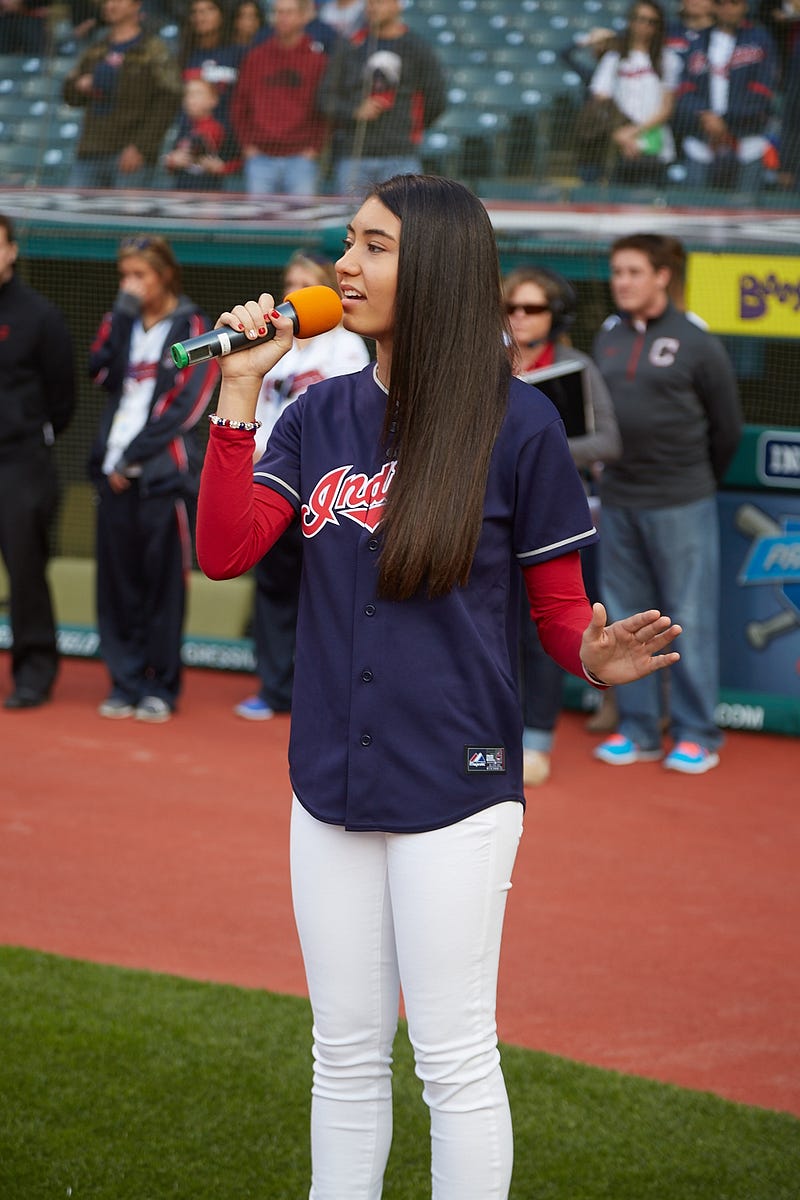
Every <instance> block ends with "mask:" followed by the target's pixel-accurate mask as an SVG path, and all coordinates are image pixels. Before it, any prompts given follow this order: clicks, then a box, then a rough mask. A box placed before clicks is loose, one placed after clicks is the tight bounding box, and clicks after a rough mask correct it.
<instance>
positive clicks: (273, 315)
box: [269, 308, 281, 321]
mask: <svg viewBox="0 0 800 1200" xmlns="http://www.w3.org/2000/svg"><path fill="white" fill-rule="evenodd" d="M269 315H270V316H271V317H272V319H273V321H274V320H275V319H276V317H280V315H281V314H280V313H279V312H278V310H277V308H273V310H272V312H271V313H270V314H269Z"/></svg>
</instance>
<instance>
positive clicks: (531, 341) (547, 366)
mask: <svg viewBox="0 0 800 1200" xmlns="http://www.w3.org/2000/svg"><path fill="white" fill-rule="evenodd" d="M503 296H504V297H505V305H506V312H507V314H508V321H509V324H510V326H511V332H512V334H513V336H514V350H515V361H514V373H515V374H516V375H518V376H519V378H520V379H525V380H531V381H534V382H535V381H536V380H537V379H538V380H539V381H540V384H541V386H542V387H544V388H545V389H546V390H547V393H548V395H550V397H551V398H552V399H553V400H554V401H555V402H556V405H557V407H559V409H560V410H561V411H562V414H565V413H567V411H568V408H569V406H571V405H574V404H575V402H576V399H577V400H579V401H580V405H581V409H580V412H577V413H575V414H574V416H573V414H571V413H570V415H569V416H567V418H566V421H567V444H568V446H569V450H570V453H571V455H572V458H573V461H574V463H575V465H576V467H577V468H578V470H579V471H580V473H581V476H582V478H583V480H584V485H585V486H586V489H587V491H590V490H591V488H592V484H593V482H594V480H595V479H596V478H597V476H598V474H599V472H600V470H601V469H602V464H603V463H604V462H610V461H613V460H614V459H616V458H619V456H620V453H621V452H622V441H621V439H620V435H619V428H618V427H617V418H616V417H615V415H614V406H613V404H612V402H611V397H610V395H609V393H608V388H607V387H606V385H605V383H604V382H603V377H602V375H601V374H600V372H599V371H598V369H597V367H596V366H595V364H594V362H593V361H592V359H591V358H589V356H588V354H583V353H581V351H580V350H576V349H575V348H574V347H573V345H572V343H571V341H570V337H569V329H570V327H571V325H572V323H573V321H574V319H575V304H576V297H575V292H574V289H573V288H572V285H571V284H570V283H568V281H567V280H566V279H564V278H563V277H562V276H561V275H558V274H557V273H556V272H555V271H549V270H547V269H545V268H543V267H536V266H531V267H518V268H517V269H516V270H514V271H511V272H510V273H509V274H508V275H506V277H505V279H504V280H503ZM567 364H574V370H573V371H572V372H570V374H568V375H561V376H560V375H558V374H557V373H556V372H557V371H558V370H559V369H560V368H562V367H564V366H566V365H567ZM548 374H549V375H550V379H549V380H548V382H545V381H544V380H543V378H542V376H545V375H548ZM573 419H574V420H577V422H578V423H577V424H576V425H575V426H574V427H573V425H572V420H573ZM593 512H594V513H595V519H596V515H597V514H596V509H594V508H593ZM593 557H594V550H593V549H592V548H587V549H586V550H585V551H583V552H582V555H581V558H582V562H583V569H584V578H585V581H586V585H587V591H588V594H589V596H590V597H591V598H592V599H594V598H595V597H596V596H597V588H596V587H595V585H594V572H593V569H592V564H593ZM587 568H588V569H587ZM563 684H564V673H563V671H562V669H561V667H560V666H559V665H558V663H557V662H555V661H554V660H553V659H552V658H551V657H550V655H549V654H547V653H545V651H544V649H543V647H542V643H541V641H540V639H539V635H538V634H537V632H536V625H535V624H534V622H533V621H532V620H531V619H530V616H529V614H528V613H527V611H523V613H522V621H521V627H520V692H521V695H522V715H523V721H524V731H523V735H522V745H523V756H522V775H523V782H524V783H525V784H528V785H535V784H539V783H544V782H545V780H546V779H547V778H548V777H549V775H550V754H551V751H552V747H553V739H554V732H555V727H556V722H557V720H558V714H559V712H560V710H561V693H562V690H563ZM609 695H610V692H605V693H604V695H603V701H604V702H605V700H606V697H607V696H609Z"/></svg>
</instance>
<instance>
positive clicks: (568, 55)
mask: <svg viewBox="0 0 800 1200" xmlns="http://www.w3.org/2000/svg"><path fill="white" fill-rule="evenodd" d="M616 47H617V34H616V32H615V31H614V30H613V29H606V28H604V27H603V26H597V27H596V28H594V29H590V30H588V31H587V32H586V33H579V34H576V35H575V37H574V38H573V39H572V40H571V41H570V42H569V44H568V45H567V46H564V47H563V48H562V49H561V50H560V51H559V57H560V58H561V59H562V60H563V62H565V63H566V64H567V66H568V67H569V68H570V69H571V70H572V71H574V72H575V74H576V75H577V76H578V77H579V78H580V80H581V82H582V83H583V97H582V100H581V104H580V109H579V112H578V119H577V121H576V123H575V125H574V127H573V129H572V131H571V134H572V142H573V144H574V146H575V151H576V155H575V158H576V161H575V167H576V170H577V172H578V174H579V175H580V177H581V180H582V181H583V182H584V183H595V182H596V181H597V180H598V179H600V178H601V176H602V175H603V173H604V170H605V166H606V162H607V160H608V133H609V129H608V128H607V127H606V126H605V125H604V124H603V123H601V127H599V128H598V127H597V124H596V122H595V120H594V119H593V113H594V111H595V108H596V105H595V102H594V101H593V99H592V95H591V91H590V85H591V82H592V76H593V75H594V73H595V71H596V70H597V64H598V63H599V62H600V60H601V59H602V57H603V55H604V54H608V53H609V51H611V50H615V49H616ZM584 114H585V115H586V116H588V117H589V123H588V127H586V128H584V126H583V122H584V120H585V117H584Z"/></svg>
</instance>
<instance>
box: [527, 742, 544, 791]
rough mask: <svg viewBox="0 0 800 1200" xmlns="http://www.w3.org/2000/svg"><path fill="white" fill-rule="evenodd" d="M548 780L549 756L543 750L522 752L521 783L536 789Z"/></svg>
mask: <svg viewBox="0 0 800 1200" xmlns="http://www.w3.org/2000/svg"><path fill="white" fill-rule="evenodd" d="M549 778H550V755H549V754H548V753H547V752H546V751H545V750H523V751H522V782H523V783H524V784H525V786H526V787H536V786H537V785H538V784H540V783H544V782H545V780H547V779H549Z"/></svg>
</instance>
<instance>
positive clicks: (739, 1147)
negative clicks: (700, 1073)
mask: <svg viewBox="0 0 800 1200" xmlns="http://www.w3.org/2000/svg"><path fill="white" fill-rule="evenodd" d="M0 1014H2V1016H0V1022H1V1024H0V1028H1V1029H2V1035H1V1041H0V1046H1V1047H2V1049H1V1050H0V1197H2V1198H3V1200H51V1198H52V1200H63V1198H72V1200H89V1198H91V1200H128V1198H130V1200H133V1198H136V1200H162V1198H163V1200H167V1198H170V1200H174V1198H184V1197H185V1198H187V1200H188V1198H189V1197H192V1198H193V1200H201V1198H203V1200H205V1198H212V1197H213V1198H214V1200H250V1198H252V1200H256V1198H257V1200H304V1198H305V1197H307V1195H308V1181H309V1164H308V1148H307V1144H308V1133H307V1126H308V1107H309V1095H308V1093H309V1086H310V1077H311V1052H310V1015H309V1009H308V1005H307V1003H306V1002H305V1001H303V1000H298V999H295V998H291V997H283V996H275V995H271V994H269V993H265V992H257V991H246V990H243V989H240V988H234V987H223V986H219V985H216V984H201V983H194V982H190V981H187V980H183V979H176V978H173V977H171V976H163V975H152V974H147V973H144V972H136V971H127V970H120V969H117V968H113V967H99V966H95V965H92V964H88V963H83V962H75V961H72V960H68V959H63V958H58V957H55V956H52V955H46V954H40V953H36V952H33V951H27V950H20V949H15V948H0ZM503 1062H504V1067H505V1074H506V1079H507V1081H508V1089H509V1093H510V1096H511V1105H512V1109H513V1114H514V1125H515V1139H516V1162H515V1169H514V1183H513V1187H512V1193H511V1194H512V1197H513V1200H600V1198H601V1197H602V1198H604V1200H798V1197H800V1121H798V1120H796V1119H795V1118H794V1117H792V1116H788V1115H786V1114H781V1113H773V1112H769V1111H766V1110H763V1109H756V1108H749V1107H746V1106H743V1105H736V1104H731V1103H729V1102H727V1101H724V1100H721V1099H719V1098H717V1097H715V1096H711V1095H707V1094H704V1093H696V1092H690V1091H685V1090H682V1089H680V1088H676V1087H670V1086H665V1085H662V1084H658V1083H653V1082H650V1081H647V1080H643V1079H638V1078H632V1077H629V1076H623V1075H619V1074H615V1073H613V1072H607V1071H601V1070H598V1069H596V1068H593V1067H586V1066H582V1065H579V1064H576V1063H573V1062H569V1061H567V1060H564V1059H559V1058H554V1057H551V1056H548V1055H545V1054H539V1053H534V1052H532V1051H528V1050H522V1049H519V1048H517V1047H504V1050H503ZM420 1091H421V1087H420V1084H419V1082H418V1080H417V1079H416V1078H415V1076H414V1073H413V1065H412V1059H411V1054H410V1050H409V1048H408V1043H407V1039H406V1036H405V1029H404V1027H403V1028H401V1031H400V1034H399V1035H398V1040H397V1046H396V1070H395V1109H396V1113H395V1140H394V1145H393V1149H392V1156H391V1159H390V1164H389V1170H388V1173H387V1179H386V1186H385V1189H384V1197H385V1200H424V1198H425V1197H426V1196H430V1182H429V1163H428V1150H427V1116H426V1110H425V1108H424V1105H423V1103H422V1100H421V1098H420Z"/></svg>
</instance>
